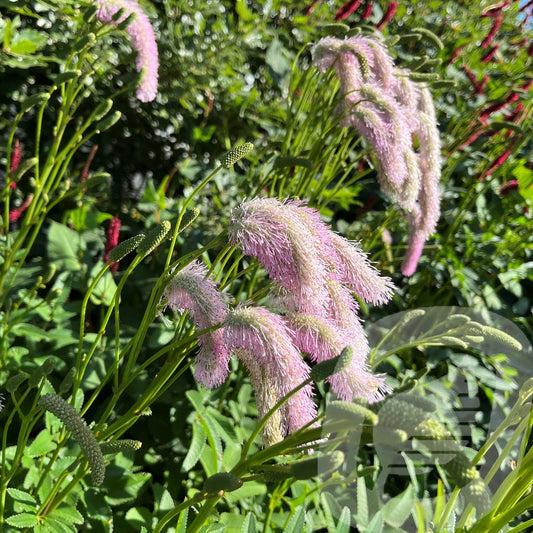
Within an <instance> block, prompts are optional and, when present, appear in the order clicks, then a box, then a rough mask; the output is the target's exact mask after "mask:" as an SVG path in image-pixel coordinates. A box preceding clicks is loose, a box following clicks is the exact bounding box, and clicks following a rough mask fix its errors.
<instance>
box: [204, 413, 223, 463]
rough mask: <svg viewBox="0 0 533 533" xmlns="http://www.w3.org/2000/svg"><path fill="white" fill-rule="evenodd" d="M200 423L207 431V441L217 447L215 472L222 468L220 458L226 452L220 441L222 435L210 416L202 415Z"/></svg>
mask: <svg viewBox="0 0 533 533" xmlns="http://www.w3.org/2000/svg"><path fill="white" fill-rule="evenodd" d="M200 423H201V424H202V425H203V427H204V430H205V431H206V434H207V442H208V443H209V444H210V446H212V447H214V449H215V454H216V464H215V465H214V466H215V472H217V471H218V470H219V469H220V465H219V462H220V461H219V458H220V457H222V455H223V453H224V451H223V449H222V442H221V441H220V435H219V434H218V432H217V428H216V425H215V424H214V422H213V419H212V418H211V417H210V416H208V415H207V416H202V417H200ZM213 473H214V472H213Z"/></svg>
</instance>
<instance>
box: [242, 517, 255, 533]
mask: <svg viewBox="0 0 533 533" xmlns="http://www.w3.org/2000/svg"><path fill="white" fill-rule="evenodd" d="M256 531H257V524H256V521H255V516H254V515H253V514H252V513H248V514H247V515H246V518H245V519H244V522H243V523H242V527H241V533H256Z"/></svg>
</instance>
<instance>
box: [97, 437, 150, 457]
mask: <svg viewBox="0 0 533 533" xmlns="http://www.w3.org/2000/svg"><path fill="white" fill-rule="evenodd" d="M142 445H143V443H142V442H141V441H139V440H131V439H119V440H114V441H111V442H102V443H101V444H100V449H101V450H102V453H103V454H104V455H109V454H111V453H119V452H129V451H132V450H138V449H140V448H141V446H142Z"/></svg>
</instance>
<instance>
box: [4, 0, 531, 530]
mask: <svg viewBox="0 0 533 533" xmlns="http://www.w3.org/2000/svg"><path fill="white" fill-rule="evenodd" d="M343 3H344V2H337V1H333V0H323V1H321V2H299V1H298V2H294V3H291V4H290V5H288V4H287V3H285V4H284V3H280V2H267V1H263V0H257V1H240V0H239V1H237V2H227V1H222V2H220V1H214V0H202V1H200V2H194V3H183V2H176V1H174V0H171V1H166V2H155V1H154V2H148V1H143V2H142V3H141V4H142V7H143V9H145V10H146V12H147V14H148V15H149V17H150V20H151V21H152V22H153V23H154V26H155V30H156V35H157V39H158V49H159V57H160V61H161V68H160V73H159V88H158V95H157V98H156V100H155V101H154V102H151V103H149V104H141V103H139V102H138V100H137V99H136V98H135V97H134V89H135V87H136V85H137V84H138V82H139V80H140V74H139V73H136V72H135V57H134V50H133V49H132V46H131V43H130V41H129V39H128V37H127V34H126V32H125V30H124V29H125V27H126V26H127V24H129V22H130V21H126V22H123V23H121V25H120V27H113V26H111V25H109V26H107V25H103V24H102V23H100V22H99V21H98V19H97V17H96V16H95V13H96V8H95V6H94V5H90V4H87V3H84V2H81V3H72V2H67V1H63V0H47V1H46V2H29V1H26V0H24V1H19V2H2V16H1V18H0V43H1V46H2V48H1V50H0V74H1V76H0V89H1V90H0V94H1V97H0V140H1V142H0V164H1V166H2V169H3V170H2V172H1V173H0V181H1V187H0V188H1V191H0V258H1V259H0V328H1V329H0V393H2V396H1V397H0V399H1V404H0V405H2V404H3V405H4V406H3V409H2V410H1V412H0V428H1V431H0V435H1V441H0V442H1V445H0V446H1V449H0V532H2V531H6V532H7V531H11V530H20V531H35V532H41V531H58V532H74V533H75V532H82V531H98V532H110V531H112V530H113V528H114V530H115V531H124V532H125V533H128V532H130V531H131V532H134V531H154V532H156V533H158V532H160V533H162V532H163V531H176V532H180V533H186V532H188V533H191V532H193V531H200V530H201V531H228V532H233V531H242V532H244V533H252V532H254V531H261V530H263V531H273V532H287V533H289V532H300V531H309V532H311V531H319V530H320V531H331V532H339V533H343V532H348V531H350V530H351V529H350V528H354V527H357V529H358V530H359V531H369V532H377V531H429V530H430V528H431V530H432V531H435V532H443V531H447V530H452V529H453V528H455V530H456V531H467V530H468V531H473V532H474V533H476V532H483V533H485V532H496V531H500V530H503V529H506V528H515V529H514V530H516V531H519V530H521V529H522V530H526V528H527V527H530V525H531V520H532V518H531V516H532V515H531V513H532V509H533V500H532V496H531V483H532V475H531V472H532V471H533V463H532V461H533V456H532V449H531V395H532V391H533V389H532V387H531V382H530V381H525V382H524V379H525V375H527V372H528V369H530V365H529V366H528V361H529V359H528V357H529V356H530V352H529V351H528V350H529V343H528V338H527V337H528V336H529V337H531V332H532V331H533V328H532V323H531V307H532V304H533V302H532V300H531V298H532V297H531V294H533V292H532V290H531V288H532V282H533V274H532V272H533V269H532V268H531V266H532V264H533V259H532V256H531V254H532V247H531V242H530V241H531V209H532V208H533V205H532V201H533V187H532V183H533V169H532V168H531V161H530V154H531V152H532V150H533V145H532V134H531V128H530V127H528V126H529V122H530V119H531V113H532V100H531V88H530V87H529V86H528V83H529V82H530V81H531V79H532V78H531V75H530V74H529V73H530V72H531V65H532V59H531V51H530V50H531V44H530V43H531V38H532V30H531V26H530V25H528V24H526V23H524V22H523V21H522V18H523V15H521V14H520V13H519V9H520V4H519V3H518V2H512V3H510V4H509V6H506V8H505V9H504V10H503V11H502V13H501V23H502V24H501V27H500V28H499V29H498V31H497V33H496V34H495V36H494V40H493V41H492V43H488V44H487V46H483V45H480V43H482V42H483V40H484V39H486V38H487V35H488V34H489V32H490V31H491V27H492V25H493V23H494V17H489V16H483V14H484V12H485V11H486V10H487V9H489V8H490V7H491V6H490V5H489V3H488V2H480V3H478V4H472V3H470V4H468V5H466V4H465V3H463V2H450V1H445V2H436V1H430V2H403V3H401V4H400V5H399V7H398V10H397V12H396V14H395V15H394V17H393V18H392V19H391V20H390V21H389V22H388V24H387V25H386V26H385V27H384V28H383V30H382V31H380V32H378V31H377V30H376V25H377V24H378V23H379V21H380V19H381V17H382V15H383V12H384V10H385V8H386V2H367V3H363V5H361V6H360V7H359V8H358V9H357V10H356V11H355V12H354V13H352V14H351V15H350V16H349V17H348V18H346V19H344V20H342V22H341V21H338V22H334V21H335V17H336V13H337V11H338V9H339V8H340V7H341V5H342V4H343ZM366 4H372V8H373V9H372V13H371V15H370V17H369V18H367V19H364V18H363V17H362V14H363V11H364V6H365V5H366ZM492 7H493V8H494V6H492ZM359 34H365V35H367V34H374V35H376V36H382V37H383V38H384V43H385V45H386V46H387V47H388V48H389V50H390V52H391V54H392V55H393V56H394V58H395V62H396V64H398V65H399V66H401V67H402V68H407V69H409V70H410V71H411V74H410V77H411V79H416V80H418V81H422V82H424V83H427V85H428V87H429V88H430V90H431V91H432V93H433V95H434V97H435V101H436V106H437V114H438V120H439V124H440V129H441V134H442V142H443V166H442V170H443V179H442V182H441V192H442V201H443V203H442V217H441V220H440V222H439V226H438V229H437V233H436V234H435V235H434V236H432V239H431V240H430V241H429V242H428V243H427V244H426V246H425V249H424V253H423V256H422V260H421V263H420V266H419V269H418V271H417V273H415V275H414V276H413V277H411V278H409V279H405V278H403V277H402V276H401V275H400V273H399V264H400V261H401V258H402V256H403V253H404V249H405V245H406V223H405V220H404V219H403V217H402V216H400V213H399V212H398V211H397V210H396V209H395V208H394V207H393V206H391V205H390V203H389V202H388V200H387V199H386V198H385V197H384V196H383V195H382V193H381V192H380V191H379V190H378V186H377V184H376V179H375V177H376V174H375V169H374V164H373V162H372V158H371V154H370V152H369V150H368V147H367V146H366V145H365V143H364V142H363V140H362V139H361V137H360V136H359V135H358V134H357V133H356V132H355V131H353V130H350V129H348V128H343V127H340V126H339V120H340V117H338V116H336V115H335V113H334V109H335V107H336V104H337V99H338V97H339V94H338V89H339V85H338V81H337V79H336V77H335V76H334V75H333V73H329V74H327V75H325V76H324V75H323V74H320V75H319V73H318V71H317V70H316V69H315V67H313V66H312V65H311V58H310V47H309V45H310V44H311V43H313V42H316V41H317V40H318V39H320V38H321V37H325V36H328V35H336V36H337V37H339V38H343V37H344V36H345V35H359ZM495 44H497V45H498V47H497V48H495V49H494V55H493V57H492V58H490V59H488V60H487V59H486V54H487V53H488V52H489V50H491V48H492V46H493V45H495ZM455 52H457V55H455ZM363 67H364V68H368V69H370V68H371V66H370V65H363ZM485 76H486V81H485ZM476 80H477V81H476ZM247 140H251V141H253V148H254V149H253V151H252V150H251V148H252V143H250V142H245V141H247ZM16 141H19V142H20V146H21V147H22V159H21V161H20V163H19V165H18V167H17V168H12V163H13V161H14V156H15V147H16ZM217 162H221V163H222V164H221V165H219V164H218V163H217ZM257 196H270V197H274V196H278V197H280V198H283V197H295V198H299V199H301V200H304V201H305V202H306V203H307V204H308V205H310V206H313V207H317V208H319V209H320V211H321V214H322V215H323V217H324V218H325V219H326V220H327V221H328V222H329V223H331V225H332V226H333V227H334V228H335V229H336V230H337V231H338V232H339V233H342V234H343V235H345V236H346V237H348V238H351V239H357V240H360V241H361V243H362V246H363V247H364V249H365V250H367V251H371V252H372V254H373V260H374V261H376V267H377V268H379V269H380V270H381V271H382V272H384V273H386V274H387V275H390V276H391V277H392V278H393V281H394V282H395V284H396V286H397V290H396V291H395V300H394V302H392V303H391V304H390V306H389V307H388V308H383V309H378V308H371V307H366V306H365V305H364V304H363V303H362V302H361V309H360V314H361V315H363V316H364V318H365V322H366V325H367V330H368V336H369V340H370V344H371V347H372V351H371V356H370V359H369V361H368V363H369V365H370V366H371V367H372V369H376V368H377V367H378V366H379V372H386V373H387V376H388V377H387V382H388V384H389V385H391V387H392V389H393V391H394V392H393V393H391V394H389V395H388V396H387V398H386V400H385V401H383V402H378V403H377V404H374V405H367V404H366V403H365V402H360V401H358V400H355V401H354V402H340V401H338V400H333V399H330V398H329V396H328V395H329V392H328V381H327V380H328V378H329V377H331V376H332V375H334V374H336V373H339V372H340V371H341V370H342V369H344V368H346V367H348V365H349V364H350V361H351V360H352V357H357V355H354V354H353V351H354V350H352V349H350V348H348V349H346V350H344V351H343V353H342V354H341V355H340V356H338V357H337V358H335V359H333V360H329V361H325V362H322V363H319V364H316V365H314V367H313V368H312V370H311V379H312V380H313V381H314V382H315V385H314V386H315V388H316V391H317V404H318V405H319V415H318V417H317V419H316V420H314V421H313V423H312V424H309V426H308V427H303V428H301V429H299V430H298V431H294V432H293V433H291V434H290V435H287V436H286V437H285V438H284V439H283V440H282V441H281V442H279V443H277V444H275V445H273V446H270V447H268V448H264V449H262V448H261V447H260V444H259V441H260V439H259V438H258V437H259V434H260V432H261V429H262V428H263V427H264V425H265V424H266V422H267V420H268V419H269V418H270V417H273V416H275V413H276V411H277V410H278V409H281V410H283V409H284V408H285V407H286V406H285V403H286V402H288V401H290V399H291V398H292V397H293V396H294V394H295V393H296V392H297V391H296V390H294V391H292V392H291V393H290V394H288V395H287V396H286V397H284V398H282V399H281V400H280V402H279V403H278V405H276V406H275V407H274V408H273V409H272V410H271V411H270V412H269V413H267V414H266V415H265V417H264V418H263V419H262V420H257V408H256V406H255V403H254V398H253V393H252V388H251V385H250V381H249V377H248V376H247V375H246V373H245V372H244V371H243V369H242V368H240V367H239V365H238V364H237V363H235V362H231V363H230V367H231V368H230V370H231V374H230V377H229V379H228V382H227V383H225V384H223V385H222V386H221V387H219V388H217V389H214V390H210V391H206V390H203V389H197V387H196V385H195V384H194V381H193V379H192V377H191V374H190V372H189V367H190V366H191V365H193V366H194V364H195V361H194V358H195V355H196V353H197V350H198V344H199V341H200V340H201V339H200V336H201V335H202V334H205V333H206V332H205V331H204V332H202V331H199V330H198V329H197V328H195V327H193V325H192V324H193V320H191V319H194V317H190V316H188V315H187V314H186V313H184V314H178V313H175V314H172V313H170V312H169V311H168V310H165V309H163V303H162V300H161V297H162V294H163V293H164V290H165V288H166V286H167V284H168V274H169V272H172V271H176V270H179V269H180V268H182V267H183V266H184V265H186V264H188V263H190V262H191V261H192V260H194V259H201V260H203V261H204V262H205V263H206V264H207V265H208V267H209V269H210V274H212V275H213V277H214V279H215V280H217V281H218V282H219V283H220V285H219V286H220V288H221V289H222V290H223V291H224V292H226V293H228V295H230V296H231V297H232V298H233V299H234V300H235V301H236V302H240V301H249V302H251V303H253V304H257V305H266V303H267V302H266V298H265V295H266V293H267V291H268V289H269V284H270V281H269V280H268V278H267V276H266V274H265V272H264V271H263V270H262V269H261V268H259V267H258V266H257V264H255V263H254V262H252V261H249V260H248V259H247V258H243V257H241V256H240V255H239V254H238V253H237V252H236V251H235V250H233V249H230V247H229V246H227V245H226V243H225V229H226V227H227V219H228V216H229V212H230V209H231V208H232V207H234V206H235V205H237V203H238V202H240V201H241V200H242V198H244V197H247V198H253V197H257ZM17 210H20V213H19V216H18V217H15V216H14V214H15V213H16V211H17ZM113 217H118V218H120V220H121V221H122V226H121V228H120V240H119V241H120V243H119V244H118V246H116V247H114V249H112V250H109V248H108V247H106V245H105V244H104V243H105V239H106V226H107V223H108V221H109V220H111V219H112V218H113ZM144 235H146V237H144ZM115 244H116V242H115ZM113 246H114V245H113ZM133 251H136V252H137V254H136V255H134V254H131V252H133ZM106 253H108V255H107V256H106ZM105 257H108V261H107V259H106V260H104V258H105ZM105 261H107V262H105ZM111 263H115V265H111ZM117 268H118V271H117V270H116V269H117ZM228 300H229V298H228ZM435 305H438V306H453V307H452V308H451V309H448V310H447V311H446V312H445V313H444V314H440V313H439V312H437V313H435V312H434V311H433V310H431V309H430V308H431V307H433V306H435ZM460 307H468V308H470V310H472V309H475V310H476V313H471V312H466V311H464V310H463V309H460ZM404 311H407V312H404ZM448 311H449V312H448ZM477 311H479V312H477ZM490 311H497V312H498V313H499V314H500V315H502V316H503V317H506V318H507V319H509V321H508V322H502V321H501V320H496V319H494V316H493V315H491V314H490ZM396 312H404V313H403V314H402V315H400V316H395V315H394V314H392V313H396ZM385 314H386V315H387V316H386V317H385V318H382V319H381V320H379V318H380V316H382V315H385ZM487 317H491V320H488V319H487ZM511 321H514V322H515V325H516V326H517V327H516V329H513V327H511V326H510V324H511V325H512V322H511ZM518 327H519V328H520V329H518ZM207 333H210V332H209V331H208V332H207ZM376 371H377V370H376ZM458 382H460V383H464V391H465V394H464V395H462V396H461V395H457V394H456V392H455V389H454V386H455V385H456V384H457V383H458ZM520 385H521V388H520V389H519V392H518V394H515V392H516V390H517V389H518V387H519V386H520ZM475 402H477V403H475ZM473 403H475V405H476V407H475V414H472V417H471V419H469V421H468V423H467V424H463V425H462V424H461V423H460V421H459V420H458V419H457V418H456V417H455V416H454V415H453V413H452V412H451V411H456V412H459V413H461V412H466V411H468V410H469V409H470V406H471V405H472V404H473ZM43 406H44V407H45V408H46V409H48V411H49V412H47V413H46V414H45V415H44V416H43V410H42V408H41V407H43ZM493 413H494V419H498V421H499V422H500V423H499V425H498V426H497V427H493V426H491V425H490V419H491V415H492V414H493ZM55 415H57V417H56V416H55ZM84 419H86V420H94V423H93V424H92V425H91V426H90V427H89V426H87V424H86V423H85V422H84ZM69 433H72V436H73V437H74V438H70V437H69ZM465 435H467V437H468V438H467V442H466V443H465V442H462V441H461V439H462V437H464V436H465ZM141 442H142V443H143V444H142V448H141V449H140V450H139V447H140V443H141ZM308 450H312V451H313V452H314V453H313V454H312V455H307V453H306V452H307V451H308ZM414 452H416V453H414ZM446 454H448V455H447V456H446ZM491 454H493V455H491ZM511 458H512V461H514V463H513V465H514V466H515V467H514V469H509V460H510V459H511ZM389 459H391V460H392V462H391V461H389ZM400 460H401V465H402V466H403V470H402V472H401V473H400V474H397V473H394V472H392V471H391V470H390V468H389V467H390V466H391V464H394V461H400ZM483 461H486V462H485V464H483ZM487 465H488V466H487ZM89 468H90V469H91V471H92V476H93V483H92V484H91V483H90V482H89V480H90V478H89V477H88V476H87V475H86V474H87V472H88V469H89ZM104 471H105V478H104ZM500 472H503V473H504V474H501V475H500V474H499V473H500ZM498 475H500V477H499V478H498V479H497V477H498ZM319 476H320V477H319ZM496 481H497V483H496ZM487 487H488V488H489V489H491V490H492V491H493V494H492V499H491V501H490V503H489V501H488V500H489V495H488V492H487ZM221 491H222V492H221ZM221 496H223V498H222V497H221ZM463 500H464V502H466V504H472V505H471V506H468V505H464V504H463Z"/></svg>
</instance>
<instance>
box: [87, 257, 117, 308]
mask: <svg viewBox="0 0 533 533" xmlns="http://www.w3.org/2000/svg"><path fill="white" fill-rule="evenodd" d="M101 267H102V264H101V263H97V264H96V265H94V267H93V268H92V270H91V274H90V278H91V281H92V279H94V278H95V277H96V275H97V274H98V272H99V271H100V269H101ZM116 290H117V284H116V283H115V280H114V279H113V274H111V272H110V271H109V270H108V271H106V273H105V274H104V275H103V276H102V277H101V278H100V279H99V280H98V283H97V284H96V286H95V287H94V289H93V292H91V302H92V303H94V304H96V305H105V306H109V305H111V303H112V302H113V297H114V296H115V292H116Z"/></svg>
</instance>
